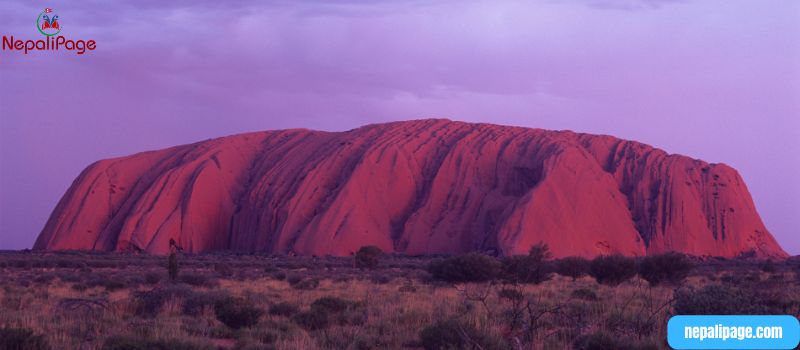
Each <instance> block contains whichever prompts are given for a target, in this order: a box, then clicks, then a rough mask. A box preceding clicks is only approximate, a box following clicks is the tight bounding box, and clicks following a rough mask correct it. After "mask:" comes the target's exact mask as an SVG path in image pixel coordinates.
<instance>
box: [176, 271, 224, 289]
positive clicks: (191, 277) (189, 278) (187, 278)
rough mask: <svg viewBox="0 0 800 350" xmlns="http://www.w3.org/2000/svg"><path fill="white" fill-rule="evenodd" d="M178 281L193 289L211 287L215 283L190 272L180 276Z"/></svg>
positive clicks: (200, 274)
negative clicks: (193, 287)
mask: <svg viewBox="0 0 800 350" xmlns="http://www.w3.org/2000/svg"><path fill="white" fill-rule="evenodd" d="M179 280H180V281H181V282H182V283H186V284H188V285H191V286H195V287H213V286H214V285H216V284H217V281H216V280H214V279H211V278H209V277H208V276H206V275H204V274H202V273H199V272H190V273H183V274H181V276H180V278H179Z"/></svg>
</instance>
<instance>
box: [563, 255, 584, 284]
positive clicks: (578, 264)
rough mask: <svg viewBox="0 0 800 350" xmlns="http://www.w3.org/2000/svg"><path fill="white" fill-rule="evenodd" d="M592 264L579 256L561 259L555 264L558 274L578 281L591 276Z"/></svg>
mask: <svg viewBox="0 0 800 350" xmlns="http://www.w3.org/2000/svg"><path fill="white" fill-rule="evenodd" d="M590 265H591V262H590V261H589V260H586V259H584V258H581V257H578V256H570V257H566V258H563V259H559V260H557V261H556V263H555V267H556V273H557V274H559V275H561V276H565V277H570V278H572V280H573V281H574V280H576V279H578V278H580V277H583V276H586V275H588V274H589V267H590Z"/></svg>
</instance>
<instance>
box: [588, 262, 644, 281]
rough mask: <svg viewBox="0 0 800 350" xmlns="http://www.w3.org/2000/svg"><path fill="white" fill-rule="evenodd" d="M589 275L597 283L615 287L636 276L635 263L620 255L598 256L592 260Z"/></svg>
mask: <svg viewBox="0 0 800 350" xmlns="http://www.w3.org/2000/svg"><path fill="white" fill-rule="evenodd" d="M589 274H590V275H591V276H592V277H594V279H595V280H596V281H597V283H600V284H605V285H609V286H617V285H619V284H621V283H622V282H625V281H627V280H629V279H631V278H632V277H633V276H635V275H636V261H635V260H634V259H633V258H628V257H624V256H622V255H604V256H598V257H596V258H594V260H592V264H591V265H590V266H589Z"/></svg>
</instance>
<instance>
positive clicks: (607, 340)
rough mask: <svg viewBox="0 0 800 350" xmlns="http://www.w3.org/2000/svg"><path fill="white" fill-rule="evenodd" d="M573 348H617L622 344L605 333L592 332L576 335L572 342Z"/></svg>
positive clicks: (610, 349) (609, 349)
mask: <svg viewBox="0 0 800 350" xmlns="http://www.w3.org/2000/svg"><path fill="white" fill-rule="evenodd" d="M572 347H573V349H575V350H619V349H622V345H621V344H619V342H618V341H617V340H616V338H612V337H610V336H609V335H607V334H605V333H592V334H587V335H583V336H580V337H578V338H577V339H575V341H574V342H573V343H572Z"/></svg>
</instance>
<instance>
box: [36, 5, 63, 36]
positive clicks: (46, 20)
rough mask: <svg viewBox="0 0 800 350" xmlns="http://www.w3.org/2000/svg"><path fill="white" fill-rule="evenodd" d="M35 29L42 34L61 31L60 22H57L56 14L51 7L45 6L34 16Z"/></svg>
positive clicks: (53, 33) (51, 34) (49, 34)
mask: <svg viewBox="0 0 800 350" xmlns="http://www.w3.org/2000/svg"><path fill="white" fill-rule="evenodd" d="M36 29H38V30H39V33H42V35H44V36H53V35H56V34H58V33H60V32H61V24H60V23H58V15H57V14H55V13H53V9H51V8H49V7H48V8H45V9H44V11H42V12H41V13H39V17H38V18H36Z"/></svg>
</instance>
